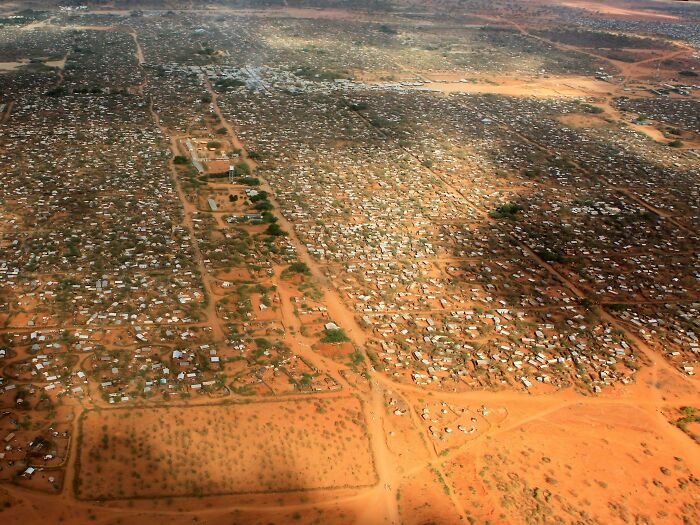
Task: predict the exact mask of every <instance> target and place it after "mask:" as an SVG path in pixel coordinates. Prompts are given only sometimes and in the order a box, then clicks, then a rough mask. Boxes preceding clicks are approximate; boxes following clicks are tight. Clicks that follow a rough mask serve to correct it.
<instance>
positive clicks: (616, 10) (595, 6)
mask: <svg viewBox="0 0 700 525" xmlns="http://www.w3.org/2000/svg"><path fill="white" fill-rule="evenodd" d="M562 5H565V6H568V7H578V8H579V9H586V10H587V11H593V12H596V13H600V14H605V15H613V16H625V17H634V18H649V19H660V20H678V17H677V16H674V15H668V14H664V13H659V12H656V11H650V10H646V9H645V10H640V9H627V8H625V7H616V6H612V5H609V4H604V3H602V2H600V3H599V2H563V3H562Z"/></svg>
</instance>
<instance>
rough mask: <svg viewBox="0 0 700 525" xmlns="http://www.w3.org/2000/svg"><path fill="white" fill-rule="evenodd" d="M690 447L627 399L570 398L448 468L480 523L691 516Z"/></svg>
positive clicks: (688, 519) (687, 519) (685, 519)
mask: <svg viewBox="0 0 700 525" xmlns="http://www.w3.org/2000/svg"><path fill="white" fill-rule="evenodd" d="M696 453H697V450H696V449H694V448H693V445H692V444H691V443H689V442H688V441H687V440H685V438H684V436H682V435H681V434H680V432H678V431H676V430H675V429H673V428H672V427H670V426H668V425H666V424H665V422H663V421H660V420H659V419H657V418H655V417H653V416H651V415H650V414H649V413H648V412H645V411H641V410H638V409H636V408H634V407H633V406H628V405H616V404H610V405H599V406H576V405H572V406H567V407H563V408H561V409H559V410H554V411H552V412H551V413H549V414H548V415H543V417H542V418H541V419H540V418H535V419H531V418H527V419H526V420H525V422H524V423H523V424H522V425H517V426H512V427H505V428H504V429H503V431H502V432H497V433H496V435H494V436H493V438H492V439H491V440H490V441H489V442H488V443H483V444H482V446H481V447H479V448H478V449H475V450H473V451H470V452H469V453H465V454H462V455H461V456H456V457H455V458H454V459H453V460H452V461H451V467H449V468H447V470H448V472H449V475H450V477H451V478H452V479H454V481H455V482H456V484H458V485H459V486H461V487H464V490H463V491H461V493H460V498H461V499H462V498H463V499H462V501H463V502H464V504H465V507H467V508H469V509H471V517H473V518H475V519H477V522H479V523H481V522H483V521H482V520H491V522H492V523H506V522H507V523H528V521H527V520H526V519H524V517H525V516H530V517H531V518H532V519H533V520H534V521H532V522H536V523H564V522H569V520H573V521H575V522H585V523H596V524H597V523H601V524H602V523H612V522H618V521H625V522H636V523H697V522H698V519H700V509H698V504H697V490H698V486H697V479H696V478H695V477H694V472H693V469H694V467H693V464H694V462H695V457H696ZM484 495H487V497H484ZM489 499H491V500H492V502H491V504H492V505H493V507H491V505H490V504H489V503H488V502H489ZM489 507H491V508H489ZM494 507H495V508H499V507H500V508H501V509H510V511H511V514H510V515H509V516H507V517H506V516H505V515H504V514H502V513H498V512H494V510H493V509H494ZM516 516H517V518H516ZM579 520H580V521H579Z"/></svg>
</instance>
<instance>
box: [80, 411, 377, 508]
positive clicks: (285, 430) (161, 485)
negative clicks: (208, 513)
mask: <svg viewBox="0 0 700 525" xmlns="http://www.w3.org/2000/svg"><path fill="white" fill-rule="evenodd" d="M81 436H82V439H81V441H82V443H81V448H80V452H79V453H80V465H79V470H78V473H77V481H76V489H77V490H76V493H77V495H78V497H80V498H83V499H122V498H143V497H160V496H198V495H214V494H237V493H241V494H242V493H255V492H285V491H303V490H313V489H329V488H349V487H358V486H366V485H371V484H373V483H375V482H376V474H375V471H374V463H373V460H372V456H371V453H370V449H369V440H368V438H367V434H366V432H365V429H364V422H363V418H362V415H361V406H360V403H359V402H358V401H357V400H356V399H354V398H334V399H317V400H313V401H312V400H308V401H307V400H300V401H284V402H270V403H264V404H260V403H255V404H251V405H236V406H232V405H228V406H227V405H219V406H208V407H203V406H198V407H191V408H164V409H134V410H118V411H110V412H100V411H90V412H88V413H87V414H86V416H85V418H84V419H83V421H82V425H81Z"/></svg>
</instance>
